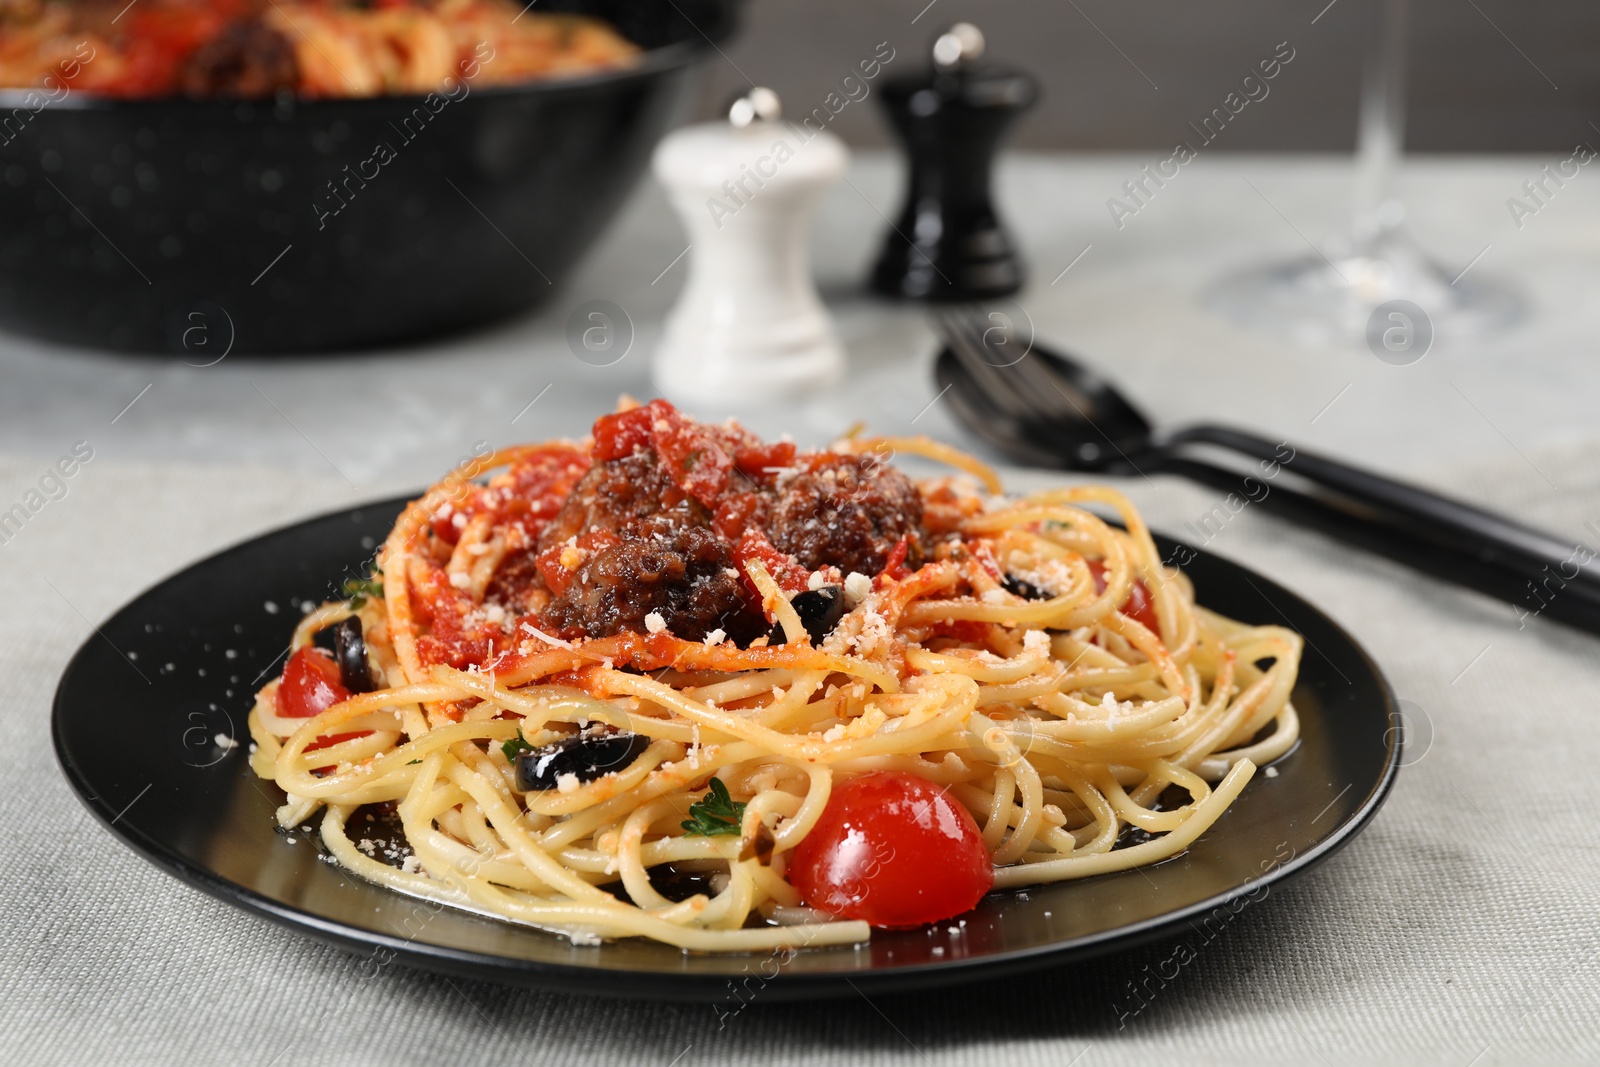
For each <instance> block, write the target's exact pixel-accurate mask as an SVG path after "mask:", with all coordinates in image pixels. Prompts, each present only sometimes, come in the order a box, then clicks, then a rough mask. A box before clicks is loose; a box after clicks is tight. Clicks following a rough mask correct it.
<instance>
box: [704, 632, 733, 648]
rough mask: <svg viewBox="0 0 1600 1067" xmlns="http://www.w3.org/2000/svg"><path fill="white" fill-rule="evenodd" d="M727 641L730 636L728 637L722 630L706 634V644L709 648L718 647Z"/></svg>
mask: <svg viewBox="0 0 1600 1067" xmlns="http://www.w3.org/2000/svg"><path fill="white" fill-rule="evenodd" d="M727 639H728V635H727V633H726V632H724V631H723V630H721V629H716V630H712V631H711V632H710V633H708V634H706V636H705V642H704V643H705V644H706V645H707V646H708V647H714V646H716V645H720V644H722V642H724V641H726V640H727Z"/></svg>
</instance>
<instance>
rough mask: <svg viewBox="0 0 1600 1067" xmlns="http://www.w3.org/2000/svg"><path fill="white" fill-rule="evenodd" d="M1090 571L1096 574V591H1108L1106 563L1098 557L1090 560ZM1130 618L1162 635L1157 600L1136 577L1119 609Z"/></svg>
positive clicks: (1147, 587) (1152, 631)
mask: <svg viewBox="0 0 1600 1067" xmlns="http://www.w3.org/2000/svg"><path fill="white" fill-rule="evenodd" d="M1089 573H1090V574H1092V575H1094V591H1095V592H1096V593H1103V592H1105V591H1106V565H1105V564H1104V563H1101V562H1100V561H1099V560H1097V559H1091V560H1090V561H1089ZM1117 610H1119V611H1121V612H1122V613H1123V614H1124V615H1126V616H1127V617H1128V618H1130V619H1132V620H1133V621H1134V622H1137V623H1138V624H1139V625H1141V626H1143V627H1144V628H1145V629H1146V630H1149V631H1150V632H1151V633H1153V634H1156V635H1158V636H1159V635H1160V633H1161V623H1160V622H1159V621H1157V619H1156V605H1155V601H1154V600H1153V599H1151V596H1150V587H1149V586H1147V585H1145V584H1144V582H1143V581H1142V580H1141V579H1138V578H1135V579H1134V580H1133V586H1132V588H1130V589H1129V590H1128V599H1127V600H1124V601H1123V602H1122V607H1120V608H1119V609H1117Z"/></svg>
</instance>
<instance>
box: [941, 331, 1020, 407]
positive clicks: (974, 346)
mask: <svg viewBox="0 0 1600 1067" xmlns="http://www.w3.org/2000/svg"><path fill="white" fill-rule="evenodd" d="M979 314H980V313H979V312H974V311H958V310H956V309H949V310H941V311H940V312H937V313H936V314H935V321H936V322H937V324H938V329H939V332H940V333H941V335H942V336H943V337H944V340H945V343H946V344H948V345H949V347H950V350H951V352H953V353H954V354H955V356H956V359H957V360H958V361H959V362H960V364H961V366H962V367H963V369H965V370H966V371H967V375H968V377H969V378H971V379H972V381H973V384H974V385H976V386H977V387H978V389H979V390H981V391H982V392H983V393H984V395H985V397H986V398H987V399H988V401H989V402H990V404H991V405H993V406H994V407H996V408H998V409H999V410H1000V411H1002V412H1004V413H1005V414H1006V415H1007V416H1008V417H1009V418H1011V419H1016V420H1021V421H1032V420H1033V419H1035V418H1036V417H1037V410H1036V407H1035V405H1034V403H1033V401H1032V399H1031V398H1030V397H1029V396H1028V395H1027V393H1026V391H1024V390H1022V389H1019V388H1018V383H1017V381H1016V377H1015V375H1012V374H1008V373H1006V370H1007V368H1003V367H998V366H996V365H995V364H994V363H992V362H990V360H989V351H988V349H987V348H986V347H985V346H984V344H983V340H982V335H983V329H984V328H985V327H984V321H985V320H983V319H981V318H978V315H979Z"/></svg>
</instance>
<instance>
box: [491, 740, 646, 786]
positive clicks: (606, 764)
mask: <svg viewBox="0 0 1600 1067" xmlns="http://www.w3.org/2000/svg"><path fill="white" fill-rule="evenodd" d="M649 747H650V739H649V738H648V737H645V736H644V735H643V734H620V733H619V734H579V735H578V736H576V737H569V738H566V739H565V740H561V741H557V742H556V743H555V744H552V745H545V746H544V747H542V748H535V749H531V750H529V751H527V752H523V753H520V754H519V755H518V756H517V788H518V789H520V790H522V791H523V792H524V793H539V792H543V791H545V790H547V789H556V788H558V787H559V786H560V784H561V779H562V778H563V777H565V776H566V775H569V774H570V775H573V776H575V777H576V778H577V779H578V781H579V783H580V784H581V783H584V782H592V781H594V780H595V779H596V778H599V777H601V776H602V775H606V774H610V773H611V772H612V771H620V770H622V769H623V768H625V767H627V766H628V764H630V763H632V762H633V761H634V760H636V759H638V758H639V757H640V756H641V755H643V754H644V750H645V749H647V748H649Z"/></svg>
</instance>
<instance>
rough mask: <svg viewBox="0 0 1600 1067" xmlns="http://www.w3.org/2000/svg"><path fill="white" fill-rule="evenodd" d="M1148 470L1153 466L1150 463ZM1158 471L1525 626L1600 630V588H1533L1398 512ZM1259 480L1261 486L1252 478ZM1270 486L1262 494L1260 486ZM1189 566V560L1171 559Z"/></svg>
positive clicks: (1234, 475)
mask: <svg viewBox="0 0 1600 1067" xmlns="http://www.w3.org/2000/svg"><path fill="white" fill-rule="evenodd" d="M1147 469H1148V468H1147ZM1155 469H1156V470H1158V471H1162V472H1165V473H1169V474H1177V475H1180V476H1182V477H1185V478H1188V479H1189V480H1191V481H1194V482H1198V483H1200V484H1202V485H1207V486H1210V487H1212V488H1214V489H1217V490H1220V491H1223V492H1231V493H1236V494H1239V496H1240V499H1241V500H1250V501H1252V502H1253V503H1254V504H1258V505H1259V506H1260V507H1261V508H1262V509H1263V510H1266V511H1270V512H1272V513H1274V514H1278V515H1281V516H1282V517H1284V518H1286V519H1288V520H1290V521H1292V522H1294V523H1295V524H1296V525H1300V526H1305V527H1307V528H1309V529H1312V530H1315V531H1317V532H1319V533H1323V534H1326V535H1328V536H1330V537H1333V538H1336V539H1337V540H1340V541H1344V542H1345V543H1347V544H1352V545H1355V546H1357V547H1359V548H1363V549H1366V550H1367V551H1369V552H1372V553H1374V554H1376V555H1380V556H1385V557H1387V558H1389V559H1392V560H1394V561H1396V562H1398V563H1402V564H1404V565H1406V566H1408V567H1412V568H1414V569H1416V570H1419V571H1422V572H1423V573H1425V574H1430V575H1432V576H1433V577H1435V578H1439V579H1441V580H1443V581H1447V582H1450V583H1453V584H1455V585H1460V586H1463V587H1465V588H1467V589H1471V590H1474V591H1475V592H1479V593H1483V594H1485V595H1487V596H1491V597H1494V598H1495V599H1497V600H1503V601H1505V602H1506V603H1508V604H1510V605H1511V606H1512V608H1513V609H1514V612H1515V616H1516V619H1517V621H1518V628H1519V629H1520V628H1521V627H1523V626H1526V625H1527V623H1528V622H1529V620H1530V619H1532V618H1535V617H1540V618H1549V619H1552V620H1554V621H1557V622H1562V623H1565V624H1567V625H1568V626H1572V627H1575V628H1577V629H1580V630H1584V631H1587V632H1589V633H1593V634H1600V589H1596V588H1595V587H1593V586H1590V585H1587V584H1585V583H1582V582H1572V581H1570V580H1567V581H1564V582H1563V581H1555V582H1554V583H1553V584H1544V585H1540V586H1539V588H1538V591H1537V592H1535V591H1532V590H1530V589H1529V588H1528V585H1529V583H1528V580H1527V578H1526V577H1525V576H1524V575H1523V574H1522V573H1520V572H1519V571H1517V570H1514V569H1510V568H1507V567H1505V566H1503V565H1501V564H1499V563H1496V562H1493V561H1490V560H1486V559H1484V558H1483V557H1482V556H1481V555H1479V554H1476V553H1473V552H1469V551H1464V550H1461V549H1458V548H1455V547H1452V546H1448V545H1442V544H1440V543H1439V542H1437V541H1435V540H1431V539H1429V538H1426V537H1422V536H1419V535H1418V534H1417V533H1416V532H1415V531H1414V529H1412V528H1411V525H1410V524H1408V523H1405V522H1400V521H1397V520H1395V519H1394V518H1393V517H1392V516H1388V515H1383V514H1374V513H1373V512H1372V511H1371V510H1370V509H1368V508H1365V507H1362V506H1361V505H1359V504H1356V503H1354V502H1352V501H1350V500H1348V499H1340V498H1336V497H1331V496H1329V497H1325V496H1320V495H1312V494H1309V493H1302V492H1300V491H1299V490H1297V489H1294V488H1292V487H1290V486H1287V485H1283V484H1278V483H1264V482H1263V481H1262V477H1261V475H1260V474H1259V473H1257V474H1254V475H1250V474H1243V473H1240V472H1238V471H1234V470H1230V469H1227V468H1224V467H1221V466H1217V465H1214V464H1210V463H1203V462H1200V461H1198V460H1192V459H1185V458H1183V457H1180V456H1171V455H1169V456H1167V457H1165V458H1163V459H1162V460H1160V461H1159V463H1158V464H1157V465H1156V467H1155ZM1252 481H1253V483H1254V484H1252ZM1262 485H1266V486H1267V488H1266V490H1265V492H1264V493H1263V491H1262V489H1261V486H1262ZM1178 532H1179V533H1180V535H1181V534H1183V533H1185V532H1188V533H1199V534H1200V535H1201V536H1200V537H1198V538H1192V539H1188V540H1185V539H1184V538H1183V537H1182V536H1180V543H1182V544H1185V545H1188V546H1189V547H1191V548H1203V547H1205V546H1206V545H1207V544H1208V543H1209V540H1210V539H1211V538H1212V537H1214V536H1215V535H1216V534H1217V533H1219V532H1220V531H1214V530H1211V529H1210V528H1209V527H1206V528H1198V527H1195V528H1191V530H1190V531H1178ZM1167 562H1169V563H1170V564H1172V565H1174V566H1178V567H1182V566H1183V562H1184V561H1183V559H1182V558H1181V557H1180V558H1177V559H1171V560H1168V561H1167Z"/></svg>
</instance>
